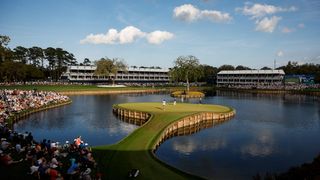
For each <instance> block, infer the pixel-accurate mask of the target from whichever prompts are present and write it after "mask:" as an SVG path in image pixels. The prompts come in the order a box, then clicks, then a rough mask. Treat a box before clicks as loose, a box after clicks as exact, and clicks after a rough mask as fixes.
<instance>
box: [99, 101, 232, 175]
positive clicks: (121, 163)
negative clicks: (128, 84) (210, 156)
mask: <svg viewBox="0 0 320 180" xmlns="http://www.w3.org/2000/svg"><path fill="white" fill-rule="evenodd" d="M115 106H116V107H118V108H122V109H130V110H136V111H143V112H147V113H149V114H151V118H150V119H149V120H148V121H147V122H146V123H145V124H144V125H142V126H141V127H140V128H138V129H136V130H135V131H134V132H132V133H131V134H130V135H128V136H127V137H126V138H124V139H123V140H121V141H120V142H118V143H116V144H114V145H106V146H98V147H95V148H94V154H95V158H96V159H97V160H98V163H99V167H100V168H101V169H100V171H101V172H103V174H104V177H105V178H106V179H125V178H126V177H127V175H128V172H129V171H130V170H131V169H134V168H136V169H139V170H140V172H141V173H140V175H139V176H138V179H198V178H199V177H196V176H193V175H191V174H187V173H186V172H182V171H180V170H178V169H175V168H173V167H171V166H168V165H166V164H164V163H163V162H161V161H160V160H158V159H157V158H156V157H155V156H154V154H153V153H152V150H153V149H152V148H153V146H154V144H155V143H156V141H157V139H158V137H159V136H160V135H161V133H162V131H163V130H164V129H165V128H166V127H167V126H168V125H170V124H171V123H172V122H174V121H177V120H179V119H181V118H182V117H185V116H188V115H192V114H195V113H199V112H216V113H227V112H230V111H233V109H232V108H229V107H225V106H219V105H207V104H186V103H178V104H177V105H175V106H174V105H172V104H168V105H166V106H165V110H163V106H162V104H161V103H125V104H118V105H115Z"/></svg>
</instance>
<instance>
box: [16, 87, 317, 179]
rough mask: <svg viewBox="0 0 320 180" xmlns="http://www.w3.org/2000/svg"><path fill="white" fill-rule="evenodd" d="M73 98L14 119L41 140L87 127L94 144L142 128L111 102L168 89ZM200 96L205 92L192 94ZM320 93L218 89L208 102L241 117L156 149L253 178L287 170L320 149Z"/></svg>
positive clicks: (84, 132)
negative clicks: (117, 112) (117, 113)
mask: <svg viewBox="0 0 320 180" xmlns="http://www.w3.org/2000/svg"><path fill="white" fill-rule="evenodd" d="M70 97H71V99H72V104H70V105H67V106H63V107H59V108H55V109H51V110H48V111H43V112H39V113H37V114H33V115H31V116H29V117H27V118H26V119H25V120H22V121H20V122H18V123H16V124H15V125H14V129H15V130H16V131H19V132H25V131H31V132H32V133H33V136H34V137H35V139H36V140H38V141H40V140H42V139H43V138H46V139H50V140H52V141H59V142H62V143H63V142H64V141H66V140H68V141H73V139H74V138H76V137H77V136H79V135H81V136H82V139H83V140H84V141H85V142H87V143H89V145H92V146H95V145H103V144H112V143H116V142H117V141H119V140H121V139H122V138H124V137H126V136H127V135H128V134H130V133H131V132H132V131H133V130H135V129H136V128H137V126H136V125H132V124H128V123H126V122H123V121H121V120H119V119H117V118H116V117H115V116H114V115H113V114H112V105H113V104H116V103H124V102H145V101H147V102H159V103H161V101H162V99H163V98H165V99H166V100H167V101H173V99H172V98H171V97H170V96H169V95H168V94H118V95H114V94H113V95H87V96H85V95H81V96H80V95H79V96H70ZM190 102H191V103H198V100H197V99H195V100H190ZM319 102H320V98H319V97H313V96H305V95H291V94H255V93H243V92H232V91H216V92H213V93H209V95H208V96H207V97H205V98H203V99H202V103H206V104H220V105H227V106H231V107H233V108H235V109H236V111H237V114H236V116H235V117H234V118H232V119H230V120H228V121H226V122H224V123H222V124H219V125H216V126H214V127H211V128H206V129H203V130H201V131H200V132H197V133H195V134H192V135H188V136H179V137H174V138H171V139H168V140H167V141H165V142H164V143H163V144H162V145H161V146H160V148H159V149H158V150H157V151H156V156H157V157H158V158H159V159H161V160H162V161H164V162H166V163H167V164H170V165H172V166H174V167H177V168H179V169H181V170H183V171H187V172H190V173H192V174H196V175H199V176H202V177H205V178H208V179H250V178H251V177H252V176H253V175H255V174H257V173H260V174H265V173H266V172H283V171H286V170H287V169H288V168H290V167H291V166H298V165H301V164H303V163H305V162H311V161H312V159H313V158H314V157H315V156H316V155H318V153H320V141H319V140H318V137H319V135H320V120H319V119H320V105H319Z"/></svg>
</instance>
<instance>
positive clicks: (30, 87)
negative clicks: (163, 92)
mask: <svg viewBox="0 0 320 180" xmlns="http://www.w3.org/2000/svg"><path fill="white" fill-rule="evenodd" d="M0 89H20V90H33V89H37V90H39V91H56V92H68V91H110V90H143V89H151V87H97V86H96V85H12V86H0Z"/></svg>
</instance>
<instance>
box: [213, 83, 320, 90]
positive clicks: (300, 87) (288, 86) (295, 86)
mask: <svg viewBox="0 0 320 180" xmlns="http://www.w3.org/2000/svg"><path fill="white" fill-rule="evenodd" d="M218 87H224V88H233V89H261V90H306V89H320V84H285V85H284V84H269V85H251V84H250V85H226V86H218Z"/></svg>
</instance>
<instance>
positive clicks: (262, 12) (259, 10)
mask: <svg viewBox="0 0 320 180" xmlns="http://www.w3.org/2000/svg"><path fill="white" fill-rule="evenodd" d="M296 10H297V8H296V7H294V6H291V7H289V8H282V7H277V6H273V5H268V4H259V3H256V4H253V5H252V6H251V7H250V5H249V4H246V5H245V6H244V7H243V8H236V11H241V12H242V13H243V14H244V15H246V16H251V18H261V17H264V16H266V15H271V14H275V13H278V12H291V11H296Z"/></svg>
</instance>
